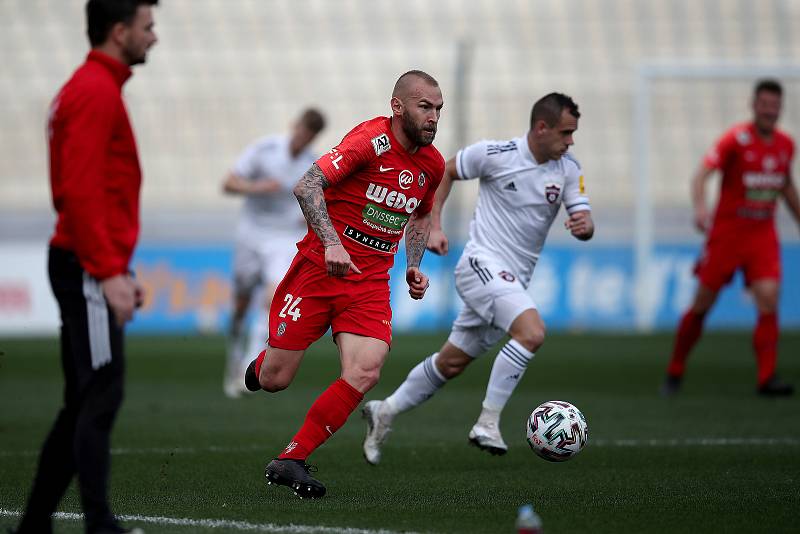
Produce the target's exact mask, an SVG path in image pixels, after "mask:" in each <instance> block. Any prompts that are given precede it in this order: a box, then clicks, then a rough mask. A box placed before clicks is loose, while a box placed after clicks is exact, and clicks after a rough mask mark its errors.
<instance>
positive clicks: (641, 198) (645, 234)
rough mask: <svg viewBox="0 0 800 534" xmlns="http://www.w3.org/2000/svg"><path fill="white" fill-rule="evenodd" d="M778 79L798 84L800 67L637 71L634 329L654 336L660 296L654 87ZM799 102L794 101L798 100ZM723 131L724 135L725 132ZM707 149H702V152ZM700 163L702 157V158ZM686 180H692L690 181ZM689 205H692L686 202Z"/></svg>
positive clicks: (652, 66)
mask: <svg viewBox="0 0 800 534" xmlns="http://www.w3.org/2000/svg"><path fill="white" fill-rule="evenodd" d="M763 77H774V78H777V79H779V80H786V79H791V80H792V81H797V80H798V79H800V64H794V63H773V64H767V63H710V64H698V63H669V64H667V63H644V64H641V65H639V67H638V68H637V70H636V80H635V86H634V106H633V116H632V120H633V122H632V126H631V134H632V144H631V146H632V154H631V155H632V161H631V171H632V174H633V184H632V185H633V187H634V191H635V193H634V198H633V201H634V225H635V226H634V244H633V247H634V265H633V269H634V272H633V274H634V280H635V288H634V311H635V323H636V329H637V330H639V331H649V330H652V328H653V324H654V314H655V309H654V307H655V302H654V298H653V296H654V295H655V294H656V290H655V289H656V288H655V287H654V285H655V284H656V283H657V281H656V278H655V277H654V276H653V265H654V249H655V235H654V234H655V231H654V230H655V229H654V223H655V221H654V211H655V207H654V199H653V188H652V175H651V164H652V159H653V158H652V153H651V150H652V139H651V132H652V130H651V128H652V124H651V112H652V105H653V86H654V83H655V82H658V81H670V80H675V81H680V80H695V81H700V80H705V81H714V80H720V81H723V80H750V81H751V82H755V80H756V79H758V78H763ZM795 98H796V95H795ZM726 126H729V125H720V133H721V132H722V130H723V129H724V127H726ZM705 148H707V147H703V150H704V149H705ZM698 161H699V154H698ZM686 179H688V176H687V177H686ZM686 201H687V203H688V202H689V199H688V198H687V199H686Z"/></svg>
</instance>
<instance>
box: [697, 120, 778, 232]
mask: <svg viewBox="0 0 800 534" xmlns="http://www.w3.org/2000/svg"><path fill="white" fill-rule="evenodd" d="M793 156H794V141H792V138H791V137H789V135H787V134H786V133H784V132H783V131H781V130H777V129H776V130H775V131H774V133H773V135H772V139H770V140H769V141H767V140H765V139H763V138H761V137H759V135H758V133H757V131H756V128H755V125H754V124H753V123H744V124H737V125H736V126H734V127H732V128H731V129H730V130H728V131H727V132H725V134H724V135H723V136H722V138H721V139H720V140H719V141H718V142H717V144H716V145H715V146H714V147H713V148H712V149H711V150H709V152H708V153H707V154H706V155H705V157H704V159H703V163H704V164H705V165H706V166H707V167H708V168H711V169H719V170H720V171H722V181H721V183H720V196H719V203H718V204H717V209H716V213H715V215H714V224H713V226H712V229H711V232H710V234H709V236H714V235H717V234H720V233H728V232H732V233H736V232H740V231H749V230H755V231H764V230H773V231H774V219H775V207H776V201H777V199H778V197H779V196H780V193H781V190H782V189H783V187H784V185H785V184H786V180H787V177H788V175H789V171H790V169H791V163H792V158H793Z"/></svg>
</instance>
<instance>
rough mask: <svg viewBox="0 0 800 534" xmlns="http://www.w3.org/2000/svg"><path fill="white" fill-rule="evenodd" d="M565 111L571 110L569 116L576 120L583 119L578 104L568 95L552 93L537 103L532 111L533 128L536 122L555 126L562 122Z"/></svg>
mask: <svg viewBox="0 0 800 534" xmlns="http://www.w3.org/2000/svg"><path fill="white" fill-rule="evenodd" d="M565 109H566V110H569V114H570V115H572V116H573V117H575V118H576V119H580V118H581V113H580V111H578V104H576V103H575V101H573V100H572V98H570V97H568V96H567V95H565V94H562V93H550V94H549V95H545V96H543V97H542V98H540V99H539V100H537V101H536V103H535V104H534V105H533V109H532V110H531V128H533V125H534V124H535V123H536V121H544V122H545V124H547V125H548V126H555V125H556V124H558V121H560V120H561V114H562V113H563V111H564V110H565Z"/></svg>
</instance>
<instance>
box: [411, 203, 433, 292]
mask: <svg viewBox="0 0 800 534" xmlns="http://www.w3.org/2000/svg"><path fill="white" fill-rule="evenodd" d="M431 218H432V216H431V214H430V213H426V214H425V215H422V216H417V214H416V213H414V214H412V215H411V219H410V220H409V221H408V224H407V225H406V265H407V267H406V282H408V294H409V295H411V298H413V299H416V300H419V299H421V298H422V297H424V296H425V291H426V290H427V289H428V286H429V285H430V282H429V280H428V277H427V276H425V275H424V274H423V273H422V271H420V270H419V265H420V263H421V262H422V256H423V255H424V254H425V245H426V244H427V243H428V237H429V236H430V231H431Z"/></svg>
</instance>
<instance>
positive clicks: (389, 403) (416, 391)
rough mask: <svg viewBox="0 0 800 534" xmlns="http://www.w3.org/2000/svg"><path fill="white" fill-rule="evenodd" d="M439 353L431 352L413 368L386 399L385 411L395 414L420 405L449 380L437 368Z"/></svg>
mask: <svg viewBox="0 0 800 534" xmlns="http://www.w3.org/2000/svg"><path fill="white" fill-rule="evenodd" d="M438 355H439V353H438V352H435V353H433V354H431V355H430V356H428V357H427V358H425V359H424V360H422V361H421V362H420V363H418V364H417V365H416V367H414V368H413V369H411V372H409V373H408V377H407V378H406V379H405V381H404V382H403V383H402V384H400V387H398V388H397V389H396V390H395V392H394V393H392V394H391V395H389V396H388V397H386V399H384V406H385V407H386V412H384V413H387V414H388V415H391V416H395V415H397V414H399V413H402V412H405V411H407V410H410V409H411V408H413V407H415V406H419V405H420V404H422V403H423V402H425V401H426V400H428V399H429V398H431V397H432V396H433V394H434V393H436V392H437V391H438V390H439V388H440V387H442V386H443V385H444V384H445V383H446V382H447V379H446V378H445V377H444V376H442V374H441V373H440V372H439V370H438V369H437V368H436V363H435V360H436V357H437V356H438Z"/></svg>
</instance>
